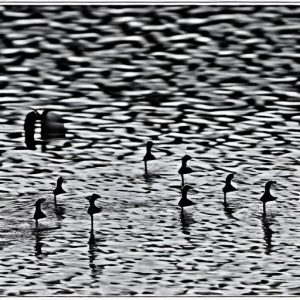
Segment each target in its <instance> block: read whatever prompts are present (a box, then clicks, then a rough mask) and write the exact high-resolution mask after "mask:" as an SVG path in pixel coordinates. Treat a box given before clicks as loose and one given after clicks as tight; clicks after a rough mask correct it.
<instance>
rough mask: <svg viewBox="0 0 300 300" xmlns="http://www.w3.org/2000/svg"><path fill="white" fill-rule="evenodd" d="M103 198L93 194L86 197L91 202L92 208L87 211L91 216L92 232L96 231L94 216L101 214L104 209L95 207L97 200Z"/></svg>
mask: <svg viewBox="0 0 300 300" xmlns="http://www.w3.org/2000/svg"><path fill="white" fill-rule="evenodd" d="M98 198H101V197H100V196H99V195H98V194H92V195H91V196H88V197H86V199H88V200H89V202H90V206H89V208H88V210H87V213H88V214H89V215H90V216H91V232H92V231H93V230H94V219H93V215H94V214H97V213H99V212H101V210H102V208H101V207H97V206H96V205H95V201H96V199H98Z"/></svg>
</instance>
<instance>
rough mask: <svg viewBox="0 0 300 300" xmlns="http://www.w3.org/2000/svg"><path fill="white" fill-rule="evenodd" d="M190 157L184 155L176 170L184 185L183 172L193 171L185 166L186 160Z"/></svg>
mask: <svg viewBox="0 0 300 300" xmlns="http://www.w3.org/2000/svg"><path fill="white" fill-rule="evenodd" d="M190 159H192V158H191V157H190V156H189V155H187V154H186V155H185V156H183V157H182V159H181V167H180V169H179V170H178V173H179V174H180V175H181V185H182V186H184V174H189V173H192V172H194V171H193V169H192V168H190V167H188V166H187V162H188V161H189V160H190Z"/></svg>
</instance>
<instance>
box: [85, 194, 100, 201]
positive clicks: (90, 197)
mask: <svg viewBox="0 0 300 300" xmlns="http://www.w3.org/2000/svg"><path fill="white" fill-rule="evenodd" d="M85 198H86V199H87V200H89V201H90V202H94V201H95V200H96V199H98V198H101V196H100V195H98V194H92V195H91V196H87V197H85Z"/></svg>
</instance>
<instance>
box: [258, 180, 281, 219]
mask: <svg viewBox="0 0 300 300" xmlns="http://www.w3.org/2000/svg"><path fill="white" fill-rule="evenodd" d="M272 183H276V181H268V182H267V183H266V185H265V192H264V193H263V195H262V196H261V198H260V201H261V202H262V203H263V213H264V214H265V213H266V203H267V202H270V201H274V200H276V199H277V197H274V196H273V195H271V192H270V188H271V185H272Z"/></svg>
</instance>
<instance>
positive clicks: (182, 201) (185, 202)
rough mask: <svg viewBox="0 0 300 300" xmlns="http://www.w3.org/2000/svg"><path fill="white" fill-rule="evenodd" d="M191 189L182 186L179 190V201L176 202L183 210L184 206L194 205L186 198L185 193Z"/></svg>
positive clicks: (188, 186)
mask: <svg viewBox="0 0 300 300" xmlns="http://www.w3.org/2000/svg"><path fill="white" fill-rule="evenodd" d="M191 188H192V187H191V186H190V185H184V186H183V187H182V189H181V199H180V200H179V202H178V205H179V206H180V207H181V209H183V208H184V207H186V206H191V205H195V203H194V202H193V201H191V200H189V199H188V198H187V192H188V190H189V189H191Z"/></svg>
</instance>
